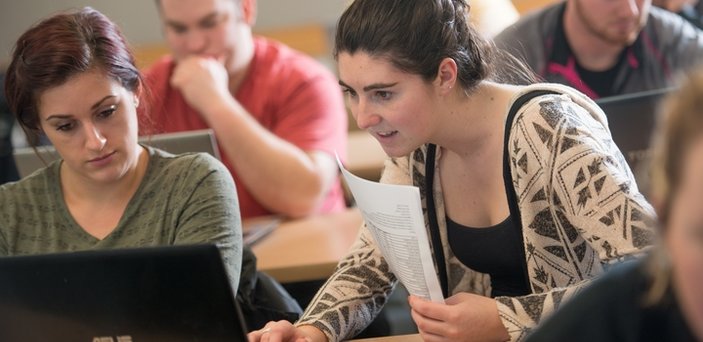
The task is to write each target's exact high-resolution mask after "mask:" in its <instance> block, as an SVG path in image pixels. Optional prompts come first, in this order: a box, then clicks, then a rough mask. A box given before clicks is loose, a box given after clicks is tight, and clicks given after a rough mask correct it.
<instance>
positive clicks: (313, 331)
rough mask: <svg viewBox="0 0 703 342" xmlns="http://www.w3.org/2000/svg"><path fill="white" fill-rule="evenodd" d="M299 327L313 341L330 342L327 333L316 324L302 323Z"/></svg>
mask: <svg viewBox="0 0 703 342" xmlns="http://www.w3.org/2000/svg"><path fill="white" fill-rule="evenodd" d="M297 328H298V331H299V332H300V333H301V335H303V336H305V337H307V338H308V340H309V341H311V342H328V339H327V335H325V333H323V332H322V330H320V329H318V328H316V327H315V326H312V325H301V326H298V327H297Z"/></svg>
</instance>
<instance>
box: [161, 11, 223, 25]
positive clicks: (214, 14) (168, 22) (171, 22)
mask: <svg viewBox="0 0 703 342" xmlns="http://www.w3.org/2000/svg"><path fill="white" fill-rule="evenodd" d="M218 14H219V13H218V12H212V13H209V14H207V15H205V16H203V17H202V18H200V19H198V20H197V23H198V24H197V25H202V23H204V22H207V21H209V20H213V19H217V16H218ZM166 25H168V26H171V27H177V28H187V27H188V25H186V24H184V23H181V22H178V21H175V20H171V19H166Z"/></svg>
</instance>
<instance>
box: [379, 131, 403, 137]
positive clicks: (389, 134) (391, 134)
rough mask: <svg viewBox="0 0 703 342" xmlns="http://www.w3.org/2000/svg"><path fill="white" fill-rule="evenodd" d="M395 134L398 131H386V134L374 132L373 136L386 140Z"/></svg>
mask: <svg viewBox="0 0 703 342" xmlns="http://www.w3.org/2000/svg"><path fill="white" fill-rule="evenodd" d="M397 133H398V131H388V132H376V133H375V134H376V135H377V136H378V137H380V138H388V137H391V136H393V135H395V134H397Z"/></svg>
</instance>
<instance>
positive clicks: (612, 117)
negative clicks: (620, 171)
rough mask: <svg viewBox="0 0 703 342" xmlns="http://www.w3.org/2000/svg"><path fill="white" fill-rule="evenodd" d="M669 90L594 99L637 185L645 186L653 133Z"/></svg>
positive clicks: (647, 177) (670, 89)
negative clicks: (605, 118) (605, 117)
mask: <svg viewBox="0 0 703 342" xmlns="http://www.w3.org/2000/svg"><path fill="white" fill-rule="evenodd" d="M671 91H672V88H663V89H657V90H651V91H644V92H639V93H632V94H625V95H618V96H612V97H606V98H602V99H599V100H597V101H596V103H598V105H599V106H600V107H601V108H602V109H603V112H605V115H606V116H607V117H608V126H609V127H610V132H611V134H612V136H613V140H614V141H615V144H616V145H617V146H618V148H620V151H621V152H622V154H623V155H624V156H625V159H626V160H627V163H628V164H629V165H630V168H631V169H632V172H633V173H634V174H635V179H636V180H637V183H638V185H639V186H640V187H645V188H646V186H647V184H648V179H649V160H650V158H651V153H652V151H651V142H652V133H653V131H654V127H655V126H656V122H657V114H658V112H659V107H660V104H661V101H662V99H663V98H664V97H665V96H666V95H667V94H668V93H669V92H671Z"/></svg>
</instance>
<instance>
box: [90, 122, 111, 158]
mask: <svg viewBox="0 0 703 342" xmlns="http://www.w3.org/2000/svg"><path fill="white" fill-rule="evenodd" d="M105 144H107V138H106V137H105V135H104V134H102V132H100V130H99V129H98V127H96V126H95V125H92V124H91V125H86V138H85V146H86V148H87V149H88V150H91V151H98V152H99V151H102V149H103V148H104V147H105Z"/></svg>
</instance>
